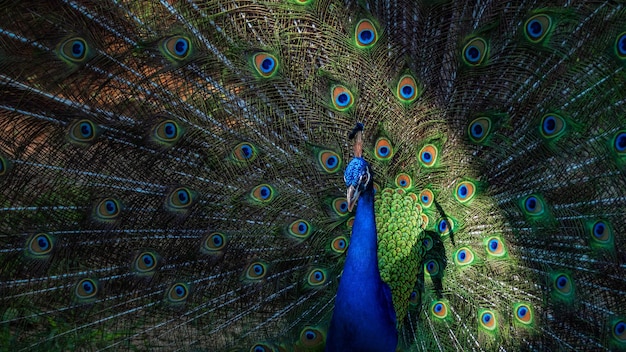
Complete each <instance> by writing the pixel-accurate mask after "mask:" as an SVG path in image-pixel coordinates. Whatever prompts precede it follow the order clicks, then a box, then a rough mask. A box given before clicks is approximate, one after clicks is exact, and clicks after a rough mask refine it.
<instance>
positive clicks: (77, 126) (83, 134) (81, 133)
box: [69, 119, 97, 143]
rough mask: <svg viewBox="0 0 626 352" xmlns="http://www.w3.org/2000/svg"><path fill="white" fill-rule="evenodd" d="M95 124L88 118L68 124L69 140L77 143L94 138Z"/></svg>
mask: <svg viewBox="0 0 626 352" xmlns="http://www.w3.org/2000/svg"><path fill="white" fill-rule="evenodd" d="M96 132H97V130H96V125H94V123H93V122H91V121H89V120H86V119H84V120H79V121H76V122H75V123H73V124H72V125H71V126H70V131H69V135H70V140H72V141H74V142H77V143H89V142H91V141H93V140H94V139H95V138H96V135H97V133H96Z"/></svg>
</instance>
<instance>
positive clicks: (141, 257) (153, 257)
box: [133, 251, 159, 274]
mask: <svg viewBox="0 0 626 352" xmlns="http://www.w3.org/2000/svg"><path fill="white" fill-rule="evenodd" d="M158 260H159V258H158V256H157V254H156V253H154V252H152V251H145V252H141V253H139V254H138V255H137V256H136V257H135V260H134V261H133V268H134V270H135V271H136V272H138V273H140V274H147V273H151V272H153V271H154V270H156V268H157V266H158V264H159V262H158Z"/></svg>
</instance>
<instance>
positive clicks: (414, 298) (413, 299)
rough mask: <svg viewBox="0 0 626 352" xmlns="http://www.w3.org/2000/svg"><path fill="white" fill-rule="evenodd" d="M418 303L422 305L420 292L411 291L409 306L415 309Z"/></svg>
mask: <svg viewBox="0 0 626 352" xmlns="http://www.w3.org/2000/svg"><path fill="white" fill-rule="evenodd" d="M420 303H422V297H421V294H420V292H419V291H418V290H416V289H415V290H413V291H411V294H410V295H409V305H411V306H412V307H416V306H418V305H419V304H420Z"/></svg>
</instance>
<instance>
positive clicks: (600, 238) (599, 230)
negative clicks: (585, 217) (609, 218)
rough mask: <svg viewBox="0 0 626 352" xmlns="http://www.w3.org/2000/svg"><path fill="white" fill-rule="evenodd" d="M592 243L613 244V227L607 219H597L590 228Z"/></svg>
mask: <svg viewBox="0 0 626 352" xmlns="http://www.w3.org/2000/svg"><path fill="white" fill-rule="evenodd" d="M590 232H591V239H592V241H593V242H592V244H594V243H595V244H599V245H611V244H612V243H613V228H612V227H611V225H610V224H609V223H608V222H606V221H602V220H600V221H596V222H595V223H593V224H592V226H591V228H590Z"/></svg>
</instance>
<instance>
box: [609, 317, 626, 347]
mask: <svg viewBox="0 0 626 352" xmlns="http://www.w3.org/2000/svg"><path fill="white" fill-rule="evenodd" d="M611 330H612V331H611V332H612V335H613V338H615V339H616V340H617V341H618V342H620V343H626V321H624V320H623V319H618V320H616V321H615V322H614V323H613V329H611Z"/></svg>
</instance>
